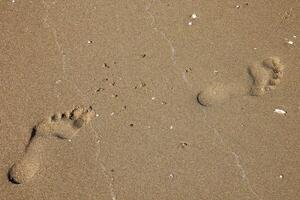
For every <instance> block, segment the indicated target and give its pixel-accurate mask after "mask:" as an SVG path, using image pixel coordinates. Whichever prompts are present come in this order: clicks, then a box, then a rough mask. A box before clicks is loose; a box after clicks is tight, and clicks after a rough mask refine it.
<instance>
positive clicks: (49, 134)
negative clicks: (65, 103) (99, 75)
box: [8, 107, 95, 184]
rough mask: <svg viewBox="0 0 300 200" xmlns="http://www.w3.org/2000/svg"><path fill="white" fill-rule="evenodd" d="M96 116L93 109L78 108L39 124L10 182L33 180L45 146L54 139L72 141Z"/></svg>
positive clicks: (11, 173)
mask: <svg viewBox="0 0 300 200" xmlns="http://www.w3.org/2000/svg"><path fill="white" fill-rule="evenodd" d="M94 116H95V112H94V111H93V109H92V108H91V107H90V108H88V109H84V108H82V107H76V108H75V109H73V110H72V111H71V112H65V113H62V114H55V115H53V116H52V117H50V118H49V119H46V120H44V121H42V122H40V123H39V124H37V125H36V126H35V127H34V128H33V132H32V137H31V139H30V141H29V143H28V145H27V147H26V150H25V154H24V157H23V158H22V159H21V160H20V161H18V162H17V163H15V164H14V165H13V166H12V167H11V169H10V170H9V172H8V178H9V180H10V181H11V182H12V183H16V184H20V183H25V182H28V181H29V180H31V179H32V178H33V177H34V176H35V175H36V174H37V172H38V171H39V169H40V165H41V161H42V153H43V152H44V150H45V144H46V143H47V142H49V141H51V140H53V138H59V139H71V138H72V137H74V136H75V135H76V134H77V132H78V131H79V130H80V128H81V127H83V126H84V125H86V124H87V123H89V122H90V121H91V120H92V118H93V117H94Z"/></svg>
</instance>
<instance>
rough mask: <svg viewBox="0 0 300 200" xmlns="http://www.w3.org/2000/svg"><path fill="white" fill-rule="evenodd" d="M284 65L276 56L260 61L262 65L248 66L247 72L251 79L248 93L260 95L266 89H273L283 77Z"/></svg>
mask: <svg viewBox="0 0 300 200" xmlns="http://www.w3.org/2000/svg"><path fill="white" fill-rule="evenodd" d="M283 69H284V65H282V64H281V63H280V59H279V58H278V57H270V58H267V59H265V60H264V61H263V62H262V66H260V65H258V64H254V65H253V66H251V67H249V74H250V75H251V77H252V79H253V85H252V87H251V90H250V94H251V95H253V96H262V95H264V94H265V93H266V92H267V91H270V90H274V89H275V88H276V86H277V85H279V84H280V82H281V79H282V78H283Z"/></svg>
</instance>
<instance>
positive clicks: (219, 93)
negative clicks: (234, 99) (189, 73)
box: [197, 83, 233, 106]
mask: <svg viewBox="0 0 300 200" xmlns="http://www.w3.org/2000/svg"><path fill="white" fill-rule="evenodd" d="M231 91H233V90H231V87H230V86H229V85H224V84H221V83H214V84H212V85H210V86H208V87H207V88H205V90H202V91H201V92H200V93H199V94H198V96H197V100H198V102H199V103H200V104H201V105H203V106H212V105H218V104H221V103H222V102H224V101H225V100H226V99H228V98H230V96H231V95H232V92H231Z"/></svg>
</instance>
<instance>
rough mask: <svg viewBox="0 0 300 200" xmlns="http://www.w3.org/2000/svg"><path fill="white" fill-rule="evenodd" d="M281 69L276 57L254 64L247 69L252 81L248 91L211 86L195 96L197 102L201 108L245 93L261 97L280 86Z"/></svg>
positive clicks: (232, 87) (227, 86) (233, 87)
mask: <svg viewBox="0 0 300 200" xmlns="http://www.w3.org/2000/svg"><path fill="white" fill-rule="evenodd" d="M283 69H284V65H283V64H281V62H280V59H279V58H278V57H269V58H266V59H264V60H263V61H262V63H261V64H258V63H256V64H254V65H252V66H251V67H249V68H248V70H249V74H250V76H251V77H252V79H253V83H252V86H251V88H250V90H249V88H248V89H247V88H244V89H240V88H239V87H238V86H237V85H235V86H234V85H224V84H221V83H218V84H212V85H211V86H209V87H207V88H205V89H204V90H202V91H201V92H200V93H199V94H198V95H197V100H198V102H199V103H200V104H201V105H203V106H214V105H218V104H222V103H223V102H224V101H226V100H227V99H229V98H231V97H233V96H242V95H244V94H245V93H247V94H248V95H249V94H250V95H252V96H262V95H264V94H266V93H267V92H268V91H270V90H274V89H275V88H276V86H278V85H279V84H280V82H281V80H282V78H283ZM246 91H247V92H246Z"/></svg>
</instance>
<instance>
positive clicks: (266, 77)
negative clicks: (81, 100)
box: [8, 57, 284, 184]
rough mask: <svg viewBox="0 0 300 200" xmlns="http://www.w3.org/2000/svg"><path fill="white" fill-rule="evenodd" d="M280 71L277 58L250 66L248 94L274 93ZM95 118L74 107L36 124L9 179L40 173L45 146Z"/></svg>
mask: <svg viewBox="0 0 300 200" xmlns="http://www.w3.org/2000/svg"><path fill="white" fill-rule="evenodd" d="M283 69H284V65H283V64H281V62H280V60H279V58H277V57H270V58H267V59H265V60H263V62H262V63H260V64H254V65H252V66H251V67H249V74H250V75H251V77H252V79H253V83H252V86H251V88H250V89H247V91H248V92H247V93H248V94H250V95H253V96H262V95H264V94H265V93H266V92H268V91H271V90H274V89H275V88H276V86H277V85H278V84H280V82H281V80H282V77H283ZM239 92H240V91H238V90H236V89H235V88H233V87H231V86H227V85H224V84H220V83H217V84H214V85H211V86H209V87H207V88H205V89H204V90H202V91H201V92H200V93H199V94H198V96H197V99H198V102H199V103H200V104H201V105H203V106H212V105H216V104H220V103H222V102H224V101H225V100H226V99H228V98H230V96H231V95H243V94H242V93H239ZM236 93H238V94H236ZM94 116H95V112H94V111H93V109H92V108H91V107H90V108H88V109H84V108H83V107H80V106H77V107H75V108H74V109H73V110H71V111H69V112H65V113H62V114H55V115H53V116H52V117H50V118H48V119H46V120H44V121H42V122H40V123H38V124H37V125H36V126H35V127H34V129H33V134H32V137H31V139H30V141H29V143H28V145H27V147H26V150H25V154H24V156H23V158H22V159H21V160H20V161H18V162H16V163H15V164H14V165H13V166H12V167H11V168H10V170H9V172H8V178H9V180H10V181H11V182H12V183H17V184H20V183H26V182H27V181H29V180H31V179H32V178H33V177H34V176H35V175H36V174H37V172H38V171H39V170H40V166H41V164H42V155H43V152H45V146H46V145H45V144H46V143H47V142H51V141H53V139H54V138H59V139H71V138H72V137H73V136H75V135H76V134H77V133H78V131H79V130H80V129H81V128H82V127H83V126H84V125H86V124H87V123H89V122H90V121H91V120H92V118H93V117H94ZM52 138H53V139H52Z"/></svg>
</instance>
